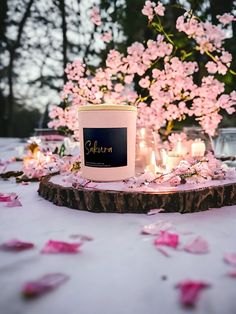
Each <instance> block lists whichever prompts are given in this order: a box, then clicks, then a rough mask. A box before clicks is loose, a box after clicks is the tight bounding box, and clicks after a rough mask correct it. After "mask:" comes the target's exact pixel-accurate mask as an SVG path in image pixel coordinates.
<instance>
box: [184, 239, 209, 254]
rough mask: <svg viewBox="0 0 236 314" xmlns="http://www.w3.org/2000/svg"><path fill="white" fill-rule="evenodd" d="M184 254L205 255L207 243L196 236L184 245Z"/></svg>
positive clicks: (207, 249)
mask: <svg viewBox="0 0 236 314" xmlns="http://www.w3.org/2000/svg"><path fill="white" fill-rule="evenodd" d="M183 249H184V250H185V251H186V252H189V253H193V254H205V253H208V252H209V245H208V242H207V241H206V240H205V239H203V238H202V237H200V236H198V237H196V238H194V239H193V240H191V241H189V242H188V243H186V244H185V245H184V247H183Z"/></svg>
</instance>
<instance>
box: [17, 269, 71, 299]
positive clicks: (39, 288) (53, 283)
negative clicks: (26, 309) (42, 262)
mask: <svg viewBox="0 0 236 314" xmlns="http://www.w3.org/2000/svg"><path fill="white" fill-rule="evenodd" d="M68 279H69V276H68V275H65V274H61V273H52V274H47V275H44V276H43V277H41V278H39V279H36V280H33V281H28V282H26V283H25V284H24V285H23V288H22V294H23V296H24V297H26V298H34V297H38V296H40V295H42V294H45V293H47V292H50V291H52V290H54V289H56V288H57V287H59V286H60V285H61V284H63V283H65V282H66V281H67V280H68Z"/></svg>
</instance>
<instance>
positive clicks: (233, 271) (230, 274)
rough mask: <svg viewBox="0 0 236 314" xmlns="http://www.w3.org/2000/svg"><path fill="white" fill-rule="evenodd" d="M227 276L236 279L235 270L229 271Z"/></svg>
mask: <svg viewBox="0 0 236 314" xmlns="http://www.w3.org/2000/svg"><path fill="white" fill-rule="evenodd" d="M227 275H228V276H229V277H233V278H236V269H234V270H231V271H229V272H228V273H227Z"/></svg>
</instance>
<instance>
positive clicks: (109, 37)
mask: <svg viewBox="0 0 236 314" xmlns="http://www.w3.org/2000/svg"><path fill="white" fill-rule="evenodd" d="M101 39H102V40H103V41H104V42H105V43H109V42H110V41H111V40H112V32H111V31H109V32H105V33H103V34H102V36H101Z"/></svg>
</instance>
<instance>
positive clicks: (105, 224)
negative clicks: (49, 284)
mask: <svg viewBox="0 0 236 314" xmlns="http://www.w3.org/2000/svg"><path fill="white" fill-rule="evenodd" d="M4 145H5V146H4ZM15 145H16V143H15V142H14V141H12V142H11V143H10V141H6V140H0V158H2V157H3V156H6V155H7V156H9V152H11V153H12V154H13V151H11V147H14V146H15ZM17 145H18V144H17ZM4 147H5V148H6V147H7V150H6V149H5V150H4ZM37 189H38V183H30V184H29V185H26V186H25V185H20V184H16V183H14V182H10V181H3V180H0V192H1V193H10V192H15V193H17V194H18V195H19V198H20V201H21V202H22V204H23V206H22V207H14V208H4V207H2V206H1V207H0V243H2V242H4V241H7V240H9V239H12V238H18V239H21V240H26V241H30V242H33V243H35V244H36V248H35V249H32V250H28V251H24V252H18V253H15V252H3V251H0V287H1V293H0V313H1V314H156V313H160V314H168V313H170V314H179V313H186V312H187V311H188V310H186V309H183V308H182V307H181V305H180V304H179V302H178V294H179V291H178V290H177V289H175V285H176V283H177V282H179V281H181V280H183V279H203V280H206V281H208V282H209V283H210V284H211V287H210V288H209V289H206V290H204V291H203V292H202V294H201V297H200V300H199V302H198V303H197V306H196V309H195V310H194V313H197V314H200V313H201V314H206V313H208V314H211V313H212V314H216V313H217V314H235V313H236V295H235V291H236V279H235V278H229V277H228V276H227V275H226V274H227V272H228V271H230V270H231V269H233V267H232V266H231V267H230V266H229V265H227V264H226V263H225V262H224V261H223V254H224V253H226V252H236V206H231V207H224V208H219V209H212V210H209V211H205V212H200V213H194V214H185V215H181V214H178V213H175V214H165V213H160V214H157V215H154V216H148V215H137V214H136V215H134V214H94V213H89V212H83V211H76V210H72V209H68V208H65V207H57V206H55V205H53V204H51V203H50V202H48V201H46V200H44V199H42V198H41V197H39V196H38V194H37ZM160 219H161V220H165V221H169V222H171V223H173V224H174V225H175V226H176V229H177V231H179V232H180V233H181V234H180V237H181V238H180V239H181V243H185V242H186V241H187V240H188V239H190V238H191V237H193V236H194V235H201V236H203V237H204V238H205V239H207V240H208V242H209V245H210V252H209V253H208V254H205V255H192V254H189V253H186V252H183V251H179V250H171V249H167V250H168V252H169V253H170V255H171V256H170V257H165V256H163V255H162V254H161V253H160V252H159V251H157V250H156V248H155V247H154V245H153V237H152V236H145V235H141V234H140V230H141V228H142V226H143V225H144V224H149V223H153V222H156V221H157V220H160ZM186 231H187V232H188V231H191V232H193V234H185V235H184V234H183V233H185V232H186ZM72 234H86V235H90V236H92V237H93V238H94V241H91V242H87V243H85V244H84V245H83V247H82V249H81V252H80V253H78V254H76V255H46V254H40V250H41V249H42V247H43V245H44V244H45V243H46V242H47V241H48V240H49V239H54V240H66V241H72V239H71V238H70V235H72ZM74 241H75V240H74ZM51 272H62V273H66V274H68V275H69V276H70V280H69V281H68V282H66V283H65V284H64V285H62V286H61V287H59V288H58V289H57V290H55V291H53V292H51V293H49V294H47V295H44V296H42V297H40V298H38V299H35V300H31V301H26V300H24V299H22V297H21V295H20V290H21V287H22V285H23V283H24V282H25V281H27V280H31V279H36V278H38V277H40V276H42V275H44V274H46V273H51ZM164 275H165V276H166V277H167V278H166V280H163V276H164Z"/></svg>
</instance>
